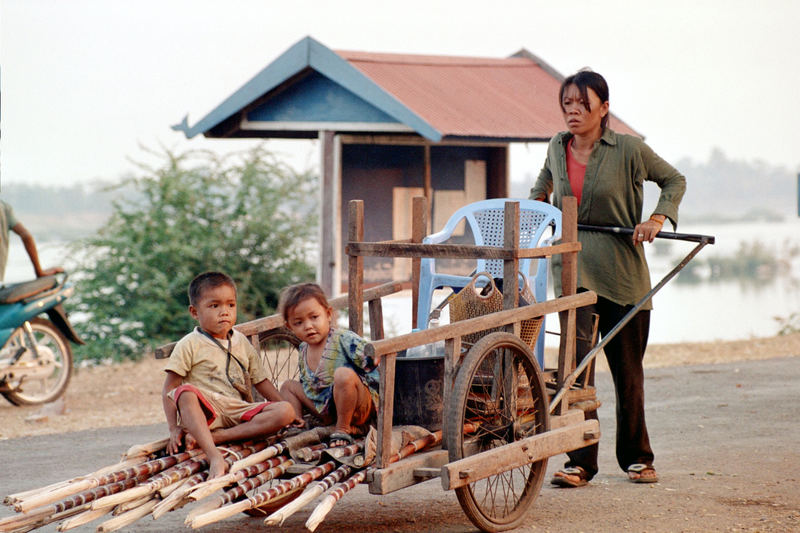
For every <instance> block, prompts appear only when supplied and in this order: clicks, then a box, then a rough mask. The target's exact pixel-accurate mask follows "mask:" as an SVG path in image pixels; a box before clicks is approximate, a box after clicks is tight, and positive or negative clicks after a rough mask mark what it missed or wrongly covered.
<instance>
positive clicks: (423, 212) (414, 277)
mask: <svg viewBox="0 0 800 533" xmlns="http://www.w3.org/2000/svg"><path fill="white" fill-rule="evenodd" d="M427 205H428V203H427V200H425V198H424V197H422V196H417V197H415V198H414V199H413V200H412V201H411V212H412V217H411V242H413V243H417V244H418V243H421V242H422V239H424V238H425V234H426V233H427V228H428V207H427ZM420 259H421V258H420V257H414V258H412V259H411V327H412V328H416V327H417V304H418V303H419V277H420V274H419V268H420Z"/></svg>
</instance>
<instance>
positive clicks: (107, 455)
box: [0, 357, 800, 533]
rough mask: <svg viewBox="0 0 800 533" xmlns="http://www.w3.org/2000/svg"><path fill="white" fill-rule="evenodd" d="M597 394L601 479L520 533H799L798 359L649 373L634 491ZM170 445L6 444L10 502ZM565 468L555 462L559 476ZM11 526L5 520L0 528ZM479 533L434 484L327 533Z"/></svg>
mask: <svg viewBox="0 0 800 533" xmlns="http://www.w3.org/2000/svg"><path fill="white" fill-rule="evenodd" d="M598 388H599V396H600V399H601V400H602V401H603V403H604V405H603V407H602V409H601V411H600V417H601V427H602V431H603V437H602V441H601V451H600V455H601V457H600V459H601V472H600V474H598V476H597V477H596V478H595V480H594V481H593V482H592V483H591V484H590V485H589V486H587V487H583V488H579V489H557V488H551V487H550V486H549V485H548V483H547V482H545V486H544V488H543V489H542V491H541V494H540V495H539V498H538V499H537V501H536V503H535V505H534V506H533V509H532V511H531V513H530V516H529V519H528V525H526V526H525V527H524V528H521V529H520V530H519V531H536V532H542V531H552V532H562V531H567V532H571V531H575V532H578V531H584V532H601V533H602V532H609V533H610V532H619V531H633V532H640V531H648V532H670V533H672V532H679V531H686V532H706V531H748V532H756V531H759V532H788V531H800V423H799V422H798V419H800V358H798V357H795V358H784V359H772V360H766V361H757V362H749V361H746V362H737V363H732V364H724V365H707V366H687V367H674V368H660V369H650V370H648V371H647V380H646V393H647V398H648V400H647V409H648V412H647V416H648V423H649V426H650V430H651V438H652V442H653V447H654V449H655V452H656V466H657V468H658V470H659V474H660V476H661V481H660V482H659V483H657V484H654V485H634V484H632V483H629V482H628V481H627V480H626V478H625V477H624V474H623V473H622V472H621V471H620V470H619V469H618V467H617V466H616V461H615V459H614V454H613V441H614V424H613V409H614V401H613V392H612V388H611V384H610V381H609V376H608V374H599V375H598ZM165 434H166V429H165V426H163V425H154V426H142V427H124V428H117V429H110V430H102V431H83V432H76V433H67V434H61V435H51V436H45V437H32V438H22V439H12V440H6V441H0V495H3V496H5V495H6V494H10V493H14V492H18V491H22V490H26V489H30V488H36V487H41V486H44V485H47V484H49V483H53V482H55V481H59V480H63V479H67V478H70V477H73V476H76V475H80V474H84V473H86V472H89V471H92V470H95V469H97V468H99V467H100V466H103V465H107V464H111V463H113V462H114V461H115V460H116V459H117V458H118V457H119V455H120V454H121V453H122V452H123V451H125V450H126V449H127V448H128V446H129V445H131V444H139V443H143V442H148V441H150V440H154V439H157V438H160V437H162V436H163V435H165ZM562 462H563V457H556V458H553V459H551V461H550V464H549V468H548V471H549V473H552V472H553V471H554V470H555V469H556V468H558V467H559V466H560V465H561V463H562ZM549 477H550V476H549V474H548V479H549ZM9 514H11V511H10V509H8V508H5V507H3V508H0V517H4V516H7V515H9ZM309 514H310V510H307V511H303V512H300V513H298V514H297V515H295V516H294V517H292V518H291V519H290V520H289V521H287V523H286V524H285V525H284V526H283V527H282V528H281V531H288V532H299V531H306V530H305V528H304V527H303V523H304V522H305V519H306V518H307V517H308V515H309ZM184 516H185V512H184V511H183V510H182V511H178V512H174V513H170V514H169V515H167V516H165V517H164V518H161V519H159V520H158V521H153V520H150V519H144V520H140V521H139V522H137V523H136V524H134V525H133V526H131V527H129V528H126V529H125V530H123V531H128V532H133V531H136V532H138V531H145V532H161V531H169V532H177V531H186V528H185V526H183V524H182V522H183V517H184ZM94 525H96V524H94ZM262 529H265V527H264V526H263V524H262V522H261V520H259V519H255V518H250V517H247V516H245V515H238V516H236V517H233V518H230V519H228V520H226V521H225V522H222V523H219V524H216V525H211V526H207V527H206V528H203V529H202V531H207V532H211V533H222V532H232V531H233V532H244V531H257V530H262ZM474 530H475V529H474V528H473V527H472V526H471V524H470V523H469V521H468V520H467V519H466V517H465V515H464V514H463V513H462V511H461V509H460V507H459V506H458V502H457V500H456V498H455V495H454V494H453V493H450V492H445V491H443V490H442V489H441V487H440V485H439V482H438V480H433V481H428V482H426V483H423V484H421V485H417V486H416V487H412V488H408V489H404V490H401V491H398V492H397V493H394V494H390V495H387V496H381V497H379V496H372V495H369V494H368V493H367V491H366V487H364V486H361V487H358V489H357V490H356V492H354V493H353V494H351V495H348V496H347V497H346V498H345V499H344V500H343V501H341V502H340V503H339V504H338V505H337V507H336V508H335V509H334V511H333V512H332V513H331V514H330V515H329V516H328V518H327V519H326V521H325V522H323V524H322V525H321V526H320V528H319V529H318V530H317V531H321V532H326V531H331V532H344V531H346V532H361V531H376V532H428V531H430V532H452V533H456V532H468V531H474ZM39 531H48V532H52V531H55V528H54V527H53V526H47V527H45V528H42V529H40V530H39ZM74 531H77V532H89V531H94V527H92V524H90V525H87V526H83V527H81V528H78V529H76V530H74Z"/></svg>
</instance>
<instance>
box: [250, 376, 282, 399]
mask: <svg viewBox="0 0 800 533" xmlns="http://www.w3.org/2000/svg"><path fill="white" fill-rule="evenodd" d="M254 387H255V388H256V390H257V391H258V392H259V394H261V396H263V397H264V398H265V399H267V400H269V401H271V402H282V401H284V397H283V396H281V393H280V392H278V389H276V388H275V385H273V384H272V382H271V381H270V380H268V379H265V380H263V381H260V382H258V383H256V384H255V385H254Z"/></svg>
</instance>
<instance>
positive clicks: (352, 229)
mask: <svg viewBox="0 0 800 533" xmlns="http://www.w3.org/2000/svg"><path fill="white" fill-rule="evenodd" d="M347 220H348V227H347V239H348V240H349V241H351V242H352V241H362V240H364V201H363V200H350V202H349V203H348V205H347ZM347 270H348V281H347V296H348V299H347V301H348V304H347V314H348V316H349V318H350V330H351V331H354V332H355V333H358V334H359V335H363V334H364V295H363V294H362V292H361V291H362V290H363V286H364V258H363V257H360V256H354V255H350V256H349V258H348V269H347Z"/></svg>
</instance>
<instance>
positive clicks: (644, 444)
mask: <svg viewBox="0 0 800 533" xmlns="http://www.w3.org/2000/svg"><path fill="white" fill-rule="evenodd" d="M632 307H633V306H631V305H628V306H622V305H618V304H615V303H614V302H612V301H610V300H607V299H605V298H602V297H600V296H598V297H597V303H595V304H594V305H590V306H586V307H581V308H578V309H577V312H576V314H577V317H576V326H577V328H576V336H577V337H578V341H577V346H576V359H577V362H578V364H580V362H581V361H582V360H583V357H584V356H585V355H586V354H587V353H588V352H589V350H590V349H591V335H592V314H593V313H596V314H597V315H599V317H600V320H599V324H598V326H599V330H600V337H601V338H602V337H604V336H605V335H606V334H607V333H608V332H609V331H611V329H612V328H613V327H614V326H615V325H617V323H619V321H620V320H622V317H624V316H625V315H626V314H627V313H628V311H630V309H631V308H632ZM560 319H561V327H562V328H564V327H565V325H566V324H565V323H566V313H561V314H560ZM649 330H650V311H639V312H638V313H636V315H634V317H633V318H632V319H631V321H630V322H628V323H627V324H626V325H625V327H623V328H622V329H621V330H620V331H619V332H618V333H617V334H616V335H615V336H614V338H613V339H611V340H610V341H609V343H608V344H607V345H606V346H605V348H603V351H604V352H605V354H606V359H607V360H608V367H609V369H610V370H611V377H612V378H613V380H614V389H615V391H616V400H617V405H616V407H617V462H618V463H619V466H620V468H622V470H627V469H628V467H629V466H630V465H632V464H635V463H644V464H647V465H651V464H653V450H652V449H651V448H650V438H649V437H648V435H647V425H646V424H645V420H644V368H643V366H642V360H643V359H644V352H645V349H646V348H647V334H648V332H649ZM593 381H594V376H593V375H592V382H593ZM592 385H594V383H592ZM586 418H587V419H597V411H590V412H587V413H586ZM597 449H598V445H597V444H593V445H591V446H587V447H585V448H581V449H579V450H575V451H573V452H570V453H568V454H567V455H568V456H569V461H567V463H566V464H565V466H580V467H582V468H583V469H584V470H586V472H587V473H588V474H589V477H590V478H591V477H593V476H594V475H595V474H596V473H597V470H598V467H597Z"/></svg>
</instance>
